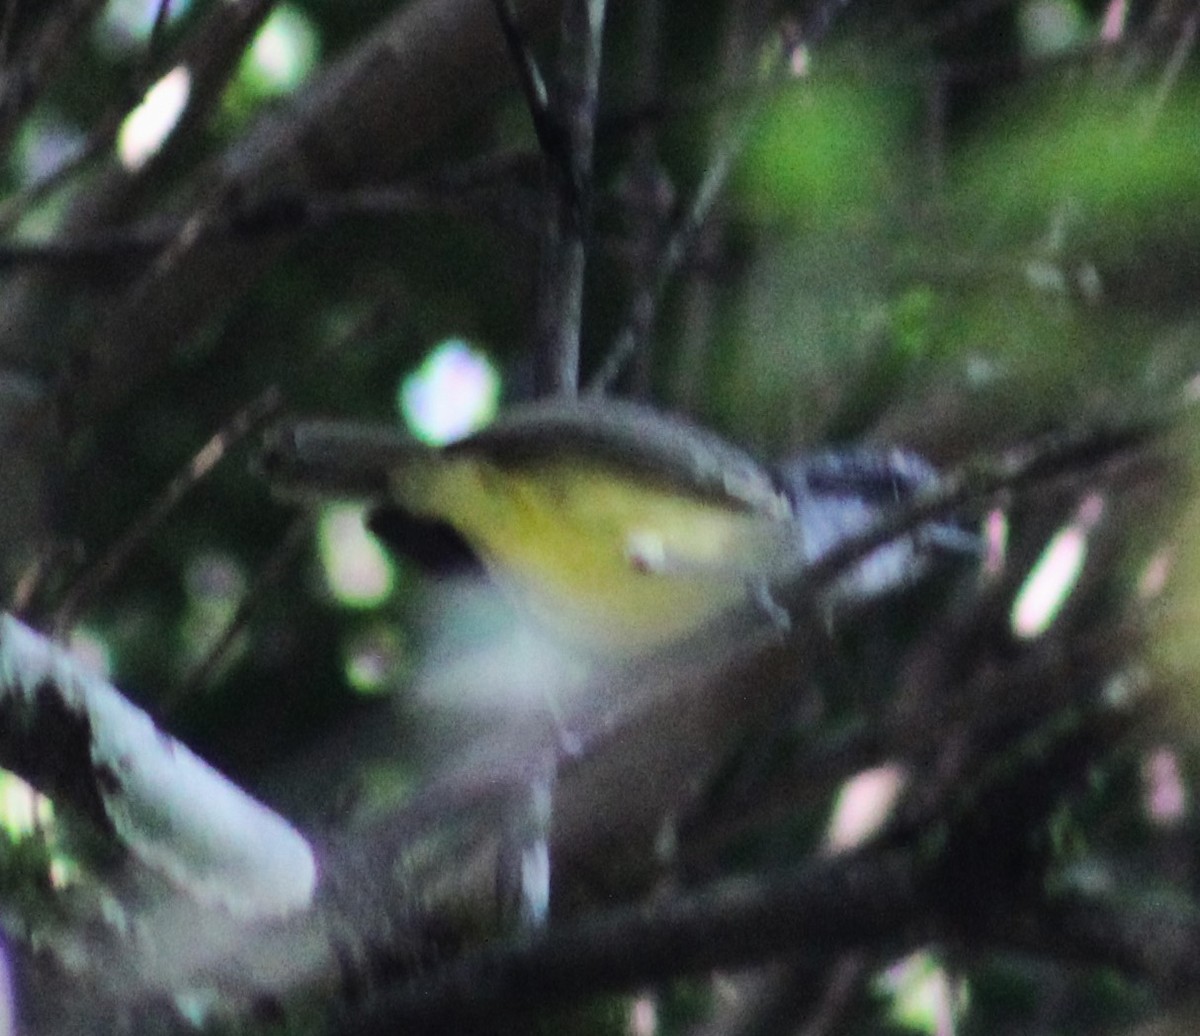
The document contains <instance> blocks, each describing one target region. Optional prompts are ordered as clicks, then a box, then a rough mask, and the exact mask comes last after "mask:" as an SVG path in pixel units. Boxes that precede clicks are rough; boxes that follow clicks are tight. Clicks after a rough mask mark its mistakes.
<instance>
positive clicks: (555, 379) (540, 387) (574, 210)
mask: <svg viewBox="0 0 1200 1036" xmlns="http://www.w3.org/2000/svg"><path fill="white" fill-rule="evenodd" d="M604 7H605V3H604V0H567V2H566V3H564V5H563V20H562V45H561V53H560V57H559V82H558V85H557V89H556V91H555V95H554V97H553V98H552V108H551V110H552V112H553V123H554V125H555V126H557V127H558V128H559V131H560V132H561V138H562V141H563V143H562V147H561V148H557V149H556V150H552V151H550V152H548V153H547V154H546V179H547V198H546V217H545V219H546V222H545V231H544V235H543V239H542V255H541V268H540V275H539V278H538V312H537V344H536V349H535V353H534V386H535V389H536V390H537V392H538V393H539V394H541V395H546V394H554V393H560V394H566V395H574V394H575V393H576V392H578V390H579V352H580V339H581V334H582V322H583V282H584V273H585V268H586V261H587V256H586V245H587V236H588V229H589V224H590V219H591V193H592V150H593V145H594V142H595V132H596V110H597V107H598V104H599V88H600V47H601V38H602V33H603V27H604Z"/></svg>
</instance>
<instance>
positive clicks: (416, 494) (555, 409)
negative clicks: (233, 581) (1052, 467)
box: [260, 397, 974, 661]
mask: <svg viewBox="0 0 1200 1036" xmlns="http://www.w3.org/2000/svg"><path fill="white" fill-rule="evenodd" d="M260 467H261V469H262V471H263V473H264V474H265V475H266V476H267V478H268V479H269V480H270V482H271V483H272V484H273V485H274V486H275V487H276V489H277V490H278V491H279V492H281V493H282V494H283V495H285V496H301V497H313V496H316V497H323V498H349V499H358V500H362V501H364V502H365V503H367V504H368V506H369V508H370V517H369V520H368V524H369V526H370V527H371V528H372V529H374V530H375V531H377V532H378V533H379V534H380V536H381V537H382V538H383V539H384V540H385V541H386V542H387V543H389V544H390V545H392V546H393V547H395V548H397V549H398V550H399V552H400V553H401V554H403V555H405V556H407V557H409V558H412V559H414V560H415V561H416V562H417V563H418V564H420V565H421V566H422V567H424V568H426V569H429V570H431V571H433V572H434V573H435V574H444V573H447V572H455V573H461V572H472V573H475V574H483V575H485V576H486V577H487V578H488V579H489V580H490V581H491V582H493V583H494V584H495V585H496V586H497V587H499V588H500V590H501V591H502V592H503V593H505V594H506V595H507V596H508V597H509V598H510V599H511V600H512V601H513V602H514V604H515V605H516V606H517V608H519V610H520V611H521V613H522V614H524V615H526V616H528V617H529V619H530V620H531V622H533V623H534V624H535V625H536V626H537V627H539V628H540V629H543V630H545V631H547V632H549V634H550V635H551V637H552V638H553V639H554V640H556V641H557V642H559V643H561V644H564V645H567V646H569V647H570V648H571V649H573V650H576V651H578V652H579V653H580V654H581V655H583V656H586V657H590V658H593V659H599V660H604V661H620V660H624V659H630V658H636V657H640V656H643V655H645V654H647V653H650V652H653V651H655V650H657V649H660V648H662V647H663V646H665V645H668V644H671V643H673V642H676V641H678V640H680V639H681V638H683V637H686V636H688V635H690V634H693V633H696V632H697V631H699V630H701V629H702V628H704V626H705V625H706V624H707V623H710V622H714V621H716V620H717V617H718V616H719V615H720V614H721V613H722V612H724V611H726V610H728V609H731V608H734V607H737V606H739V605H743V604H745V603H746V602H748V601H749V602H757V603H758V604H759V605H761V608H762V611H763V614H764V615H765V616H767V617H769V618H771V619H772V620H773V621H776V622H778V623H780V624H783V625H786V624H787V622H788V616H787V615H786V614H780V613H781V609H779V608H778V607H777V606H776V605H774V603H773V601H772V600H771V598H770V594H769V587H770V584H771V583H772V582H773V581H774V580H777V579H779V578H781V577H783V576H785V575H787V574H788V573H792V572H796V571H798V570H799V569H800V568H801V567H802V566H804V565H811V564H813V563H815V562H817V561H819V560H820V559H821V558H822V557H825V556H828V554H829V553H830V552H831V551H833V550H834V549H836V548H837V547H838V546H839V545H842V544H844V543H845V542H846V541H847V540H850V539H853V538H854V537H855V536H861V535H863V534H865V533H867V532H868V531H869V530H870V529H871V527H872V526H874V525H875V524H876V523H878V522H880V521H881V520H883V518H884V517H885V516H886V515H888V514H889V513H892V512H894V510H895V509H896V508H898V507H900V506H903V505H904V504H905V503H906V502H909V501H911V500H913V499H914V498H916V497H917V496H919V495H920V494H922V493H925V492H928V491H931V490H934V489H936V486H937V484H938V480H939V475H938V473H937V470H936V469H935V468H934V466H933V465H931V464H930V463H928V462H927V461H925V460H924V459H923V458H922V457H920V456H919V455H917V454H916V453H914V452H911V451H908V450H904V449H900V448H887V447H849V448H843V449H840V450H826V451H821V452H817V453H810V454H801V455H797V456H793V457H790V458H787V459H786V460H784V461H782V462H780V463H775V464H768V463H763V462H760V461H759V460H758V459H756V458H755V457H754V456H752V455H751V454H750V453H749V452H748V451H746V450H743V449H741V448H740V447H738V446H735V445H734V444H732V443H730V442H729V441H727V440H726V439H724V438H723V437H721V436H719V435H718V434H716V433H714V432H712V431H709V430H707V429H705V428H702V427H700V426H699V425H697V424H694V423H692V422H690V421H687V420H685V419H683V418H681V417H677V416H675V415H672V414H668V413H665V412H663V411H661V410H659V409H657V408H654V407H652V406H649V405H647V404H643V403H637V402H632V401H627V400H618V399H612V398H596V397H586V398H558V397H556V398H548V399H544V400H539V401H534V402H530V403H524V404H518V405H515V406H513V407H511V408H509V409H508V410H507V411H505V412H502V413H501V415H500V416H499V417H498V418H497V419H496V420H495V421H494V422H492V423H491V424H490V425H488V426H486V427H485V428H483V429H482V430H479V431H477V432H475V433H473V434H470V435H467V436H465V437H463V438H461V439H458V440H456V441H454V442H451V443H449V444H446V445H443V446H431V445H428V444H426V443H423V442H420V441H418V440H416V439H414V438H412V437H409V436H406V435H404V434H403V433H402V432H400V431H399V430H398V429H394V428H389V427H375V426H369V425H362V424H355V423H351V422H341V421H325V420H293V421H285V422H282V423H280V424H279V425H277V426H275V427H274V428H272V429H271V430H269V431H268V433H267V436H266V440H265V442H264V446H263V450H262V453H261V457H260ZM973 542H974V541H973V538H972V536H971V534H970V533H969V532H968V531H967V530H965V529H963V528H962V527H961V526H960V525H958V524H957V523H956V522H955V521H954V520H953V519H945V520H943V519H937V520H932V521H926V522H923V523H921V524H919V525H918V526H917V527H916V528H915V529H913V530H911V531H909V532H907V533H905V534H904V535H902V536H900V537H898V538H897V539H895V540H893V541H891V542H889V543H886V544H881V545H877V546H875V547H874V548H873V549H872V550H870V551H869V552H867V556H866V557H864V558H861V559H859V560H857V561H856V562H855V563H854V565H853V567H852V568H850V570H849V571H847V572H845V573H843V574H841V575H840V576H839V577H838V578H837V579H836V580H835V581H834V582H833V584H832V585H831V587H830V588H829V590H828V592H827V593H826V594H825V597H824V600H823V602H822V603H823V605H824V606H825V607H834V606H836V605H839V604H846V603H851V602H859V601H863V600H867V599H872V598H875V597H878V596H880V595H883V594H886V593H888V592H891V591H894V590H896V589H898V588H902V587H904V586H906V585H909V584H911V583H912V582H914V581H915V580H916V579H918V578H919V577H920V575H921V574H922V573H923V572H924V571H925V570H926V569H927V567H928V564H929V559H930V557H931V556H932V555H933V554H935V553H937V552H939V551H946V550H950V551H953V552H961V551H964V550H966V551H970V550H972V549H973Z"/></svg>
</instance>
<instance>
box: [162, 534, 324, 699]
mask: <svg viewBox="0 0 1200 1036" xmlns="http://www.w3.org/2000/svg"><path fill="white" fill-rule="evenodd" d="M311 531H312V519H311V516H310V515H307V514H305V515H301V516H300V517H299V518H296V519H294V520H293V521H292V523H291V524H290V525H289V526H288V527H287V530H286V531H285V532H284V534H283V537H282V538H281V539H280V541H279V544H278V545H277V546H276V548H275V549H274V550H273V551H272V552H271V556H270V557H269V558H268V559H267V561H266V563H265V564H264V565H263V566H262V568H261V569H259V571H258V574H257V578H256V579H255V581H254V585H253V586H252V587H251V588H250V590H249V591H248V592H247V594H246V595H245V596H244V597H243V598H242V600H241V601H240V602H239V603H238V607H237V611H236V612H235V613H234V616H233V618H232V619H231V620H230V621H229V624H228V625H227V626H226V627H225V629H224V630H222V631H221V636H220V637H219V638H218V639H217V641H216V643H215V644H213V646H212V647H211V648H210V649H209V650H208V652H207V653H206V654H205V656H204V657H203V658H202V659H200V661H199V662H197V663H196V665H195V666H193V667H192V669H191V670H190V671H189V672H188V673H187V675H186V676H185V677H184V678H183V679H182V680H181V681H180V682H179V684H178V685H177V686H176V687H175V688H173V689H172V690H171V691H170V692H168V693H167V694H165V695H164V696H163V698H162V701H161V702H160V703H159V706H158V710H157V711H158V713H159V715H160V716H165V715H168V714H169V713H170V712H172V711H173V710H174V709H175V708H176V707H177V706H178V705H179V704H180V703H181V702H182V701H184V700H185V699H187V698H189V697H191V696H192V695H193V694H195V693H196V692H197V691H198V690H200V689H201V688H203V687H204V686H205V685H207V684H208V683H209V681H210V680H211V679H212V677H213V674H214V673H215V672H216V670H217V668H218V667H219V666H220V665H221V663H222V662H223V661H224V660H225V657H226V656H227V655H228V654H229V649H230V648H231V647H232V646H233V644H234V642H235V641H236V640H237V638H238V636H239V635H240V634H241V633H242V631H243V630H244V629H245V628H246V625H247V623H248V622H249V620H250V616H251V615H253V614H254V611H255V609H256V608H257V607H258V606H259V604H260V603H261V602H262V599H263V597H264V596H265V595H266V592H267V591H268V590H269V589H270V588H271V587H273V586H275V585H276V584H277V583H278V582H279V581H280V579H282V578H283V576H284V575H286V574H287V572H288V571H289V570H290V568H291V565H292V562H293V561H294V560H295V559H296V556H297V555H298V554H299V553H300V551H301V550H302V549H303V547H304V545H305V543H306V542H307V540H308V535H309V533H310V532H311Z"/></svg>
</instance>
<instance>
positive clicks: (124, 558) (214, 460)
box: [54, 386, 282, 636]
mask: <svg viewBox="0 0 1200 1036" xmlns="http://www.w3.org/2000/svg"><path fill="white" fill-rule="evenodd" d="M281 401H282V397H281V395H280V392H279V390H278V389H277V388H275V387H274V386H272V387H271V388H269V389H267V390H266V391H265V392H263V393H262V394H261V395H260V396H258V398H257V399H254V400H252V401H251V402H250V403H248V404H246V406H244V407H243V408H242V409H241V410H239V411H238V412H237V413H236V414H234V416H233V417H232V418H230V420H229V421H227V422H226V423H225V425H224V427H222V428H221V429H220V430H219V431H218V432H217V433H216V434H215V435H213V437H212V438H211V439H209V440H208V442H206V443H205V444H204V445H203V446H202V447H201V448H200V450H199V451H198V452H197V453H196V455H195V456H194V457H192V459H191V461H189V462H188V465H187V467H186V468H185V469H184V470H183V471H181V472H180V473H179V474H178V475H176V476H175V477H174V478H173V479H172V480H171V481H170V483H169V484H168V485H167V487H166V489H165V490H163V492H162V494H161V495H160V496H159V498H158V499H157V500H155V501H154V502H153V503H152V504H151V505H150V506H149V507H148V508H147V509H146V511H145V513H143V514H142V516H141V517H140V518H138V519H137V520H136V521H134V522H133V523H132V524H131V525H130V527H129V528H128V529H127V530H126V532H125V534H124V535H123V536H122V537H121V538H120V539H119V540H117V542H116V543H114V544H113V545H112V547H110V548H109V550H108V551H107V552H106V553H105V554H104V555H103V556H102V557H101V558H99V559H98V560H97V561H96V563H95V564H94V565H92V567H91V568H90V569H88V570H87V571H86V572H84V574H83V575H82V576H81V577H80V578H79V579H78V580H76V582H75V585H74V586H73V587H72V588H71V590H70V592H69V593H68V594H67V596H66V598H65V599H64V601H63V603H62V604H61V605H60V606H59V608H58V610H57V612H56V614H55V618H54V629H55V631H56V632H57V633H58V635H60V636H61V635H62V634H63V633H65V632H66V631H67V630H68V629H70V627H71V624H72V623H73V622H74V621H75V617H76V615H78V614H79V612H80V611H81V610H82V609H83V608H84V607H86V606H87V604H88V603H89V601H90V600H91V599H92V598H93V597H94V596H95V595H96V593H97V592H98V591H99V590H101V589H102V588H103V587H104V585H105V584H106V583H107V582H109V581H110V580H111V579H112V578H113V577H114V576H115V575H116V574H117V573H118V572H119V571H120V570H121V568H122V567H123V566H124V565H125V564H126V562H128V560H129V558H130V557H131V556H132V555H133V554H134V552H135V551H136V550H137V549H138V548H139V547H141V545H142V544H143V543H145V541H146V540H147V539H148V538H149V537H150V536H151V534H152V533H153V532H154V531H155V530H156V529H157V528H159V526H161V525H162V523H163V522H164V521H165V520H166V518H167V517H168V516H169V515H170V514H171V512H172V511H173V510H174V509H175V508H176V507H177V506H178V505H179V503H180V501H182V500H183V498H184V497H185V496H186V495H187V494H188V492H189V491H190V490H191V489H192V488H193V487H194V486H195V485H197V484H198V483H199V482H200V481H201V480H202V479H204V478H205V477H206V476H207V475H208V474H209V473H210V472H211V471H212V470H213V468H214V467H216V465H217V464H218V463H219V462H220V461H221V460H222V459H223V458H224V457H225V454H226V453H228V451H229V449H230V447H231V446H233V445H234V444H235V443H237V442H239V441H240V440H242V439H244V438H245V437H246V436H247V435H249V434H250V433H251V432H253V431H254V430H255V429H256V428H258V427H260V426H261V425H262V423H263V422H264V421H265V420H267V419H268V418H269V417H270V416H271V415H273V414H274V413H275V412H276V411H278V409H279V407H280V404H281Z"/></svg>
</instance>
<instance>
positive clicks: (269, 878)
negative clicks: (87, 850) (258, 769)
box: [0, 615, 317, 917]
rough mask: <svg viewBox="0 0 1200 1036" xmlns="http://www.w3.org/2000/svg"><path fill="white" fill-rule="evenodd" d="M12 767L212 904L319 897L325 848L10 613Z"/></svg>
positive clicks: (1, 672) (4, 626)
mask: <svg viewBox="0 0 1200 1036" xmlns="http://www.w3.org/2000/svg"><path fill="white" fill-rule="evenodd" d="M0 764H3V765H4V766H5V767H6V768H8V769H10V770H11V771H13V772H15V773H17V774H18V775H19V776H21V777H23V778H25V779H26V780H27V781H29V783H31V784H32V785H34V786H35V787H37V788H39V789H41V790H43V791H45V792H46V793H47V794H48V795H50V796H51V797H52V798H54V799H55V800H56V801H59V802H62V803H64V804H68V805H70V806H72V807H74V808H75V809H77V810H78V811H79V812H80V813H81V814H83V815H84V816H85V817H86V818H87V819H89V820H90V821H92V822H93V823H94V824H96V825H97V826H99V827H100V828H101V829H102V830H104V831H106V832H108V833H109V834H110V835H112V836H113V837H114V838H115V839H116V841H117V843H118V844H119V845H120V846H122V847H123V848H125V849H126V850H128V851H129V852H130V853H131V854H132V855H133V857H134V858H135V859H137V860H139V861H140V862H141V863H142V864H144V865H145V866H147V867H149V868H151V869H152V870H154V871H156V872H158V873H160V874H162V875H164V876H166V877H167V878H168V879H170V880H171V881H172V882H173V883H174V884H175V885H176V886H177V887H179V888H180V889H182V890H184V891H185V892H187V893H188V894H189V895H191V896H193V897H195V898H196V899H197V900H199V901H201V902H211V903H217V904H221V905H222V906H224V907H225V908H227V909H228V910H230V911H231V912H233V913H235V914H237V915H240V916H245V917H269V916H279V915H285V914H289V913H292V912H294V911H298V910H302V909H305V908H306V907H307V906H308V905H309V903H310V901H311V899H312V896H313V893H314V891H315V888H316V881H317V869H316V857H315V855H314V851H313V849H312V847H311V846H310V845H309V843H308V841H307V839H305V837H304V836H303V835H301V834H300V832H299V831H297V830H296V829H295V828H294V827H293V826H292V825H291V824H290V823H288V821H286V820H285V819H284V818H283V817H281V816H279V815H278V814H276V813H274V812H273V811H271V810H270V809H268V808H267V807H266V806H264V805H263V804H262V803H260V802H258V801H256V800H255V799H253V798H251V797H250V796H249V795H248V794H246V792H244V791H242V790H241V789H240V788H239V787H237V786H236V785H235V784H233V783H232V782H231V781H229V780H228V779H227V778H225V777H223V776H222V775H221V774H219V773H218V772H217V771H216V770H214V769H213V768H212V767H211V766H209V765H208V764H207V763H205V762H204V761H203V760H201V759H199V758H198V757H197V756H195V755H194V754H193V753H192V752H191V751H189V750H188V749H187V748H185V747H184V746H183V745H182V744H180V743H179V742H178V741H176V740H174V739H173V738H172V737H170V736H169V735H167V734H166V733H164V732H163V731H162V730H160V729H159V728H158V727H156V726H155V725H154V723H153V721H152V720H151V719H150V717H149V716H147V715H146V713H144V712H143V711H142V710H141V709H139V708H137V707H136V706H135V705H133V704H132V703H130V702H129V701H128V700H127V699H126V698H125V697H123V696H122V695H121V693H120V692H119V691H117V690H116V688H114V687H113V686H112V685H111V684H109V683H108V682H107V681H105V680H104V679H103V678H102V677H101V676H100V675H99V674H98V673H96V672H94V671H93V670H91V669H89V668H88V667H87V666H85V665H84V664H83V663H81V662H80V661H79V660H77V659H76V658H74V657H73V656H72V655H71V654H70V653H69V652H67V651H65V650H64V649H63V648H61V647H59V646H58V645H56V644H54V643H52V642H51V641H50V640H48V639H46V638H45V637H43V636H41V635H40V634H38V633H36V632H35V631H34V630H32V629H30V628H29V627H27V626H25V625H23V624H21V623H19V622H18V621H17V620H16V619H14V618H12V617H11V616H8V615H3V616H0Z"/></svg>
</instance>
